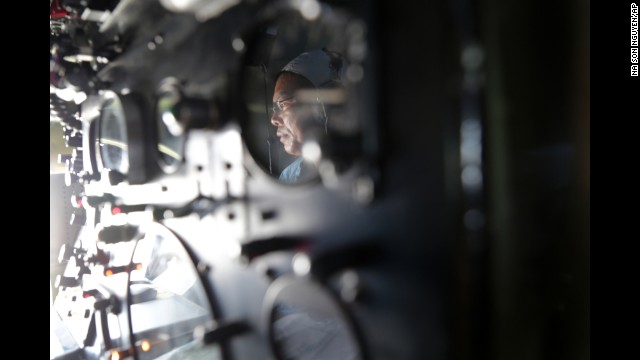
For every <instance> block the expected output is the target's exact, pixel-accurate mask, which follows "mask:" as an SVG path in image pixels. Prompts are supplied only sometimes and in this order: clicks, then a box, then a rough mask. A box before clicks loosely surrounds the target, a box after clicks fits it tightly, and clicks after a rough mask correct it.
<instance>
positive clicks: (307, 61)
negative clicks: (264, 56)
mask: <svg viewBox="0 0 640 360" xmlns="http://www.w3.org/2000/svg"><path fill="white" fill-rule="evenodd" d="M344 70H345V66H344V59H343V58H342V56H340V55H339V54H338V53H335V52H330V51H327V50H324V49H323V50H312V51H308V52H304V53H302V54H300V55H298V56H297V57H296V58H294V59H293V60H291V61H290V62H289V63H288V64H287V65H285V66H284V67H283V68H282V70H280V72H279V73H278V74H277V76H276V82H275V88H274V92H273V112H272V114H271V124H273V125H274V126H275V127H276V128H277V129H276V137H277V138H278V140H279V141H280V143H282V145H283V146H284V150H285V152H287V153H288V154H290V155H294V156H297V157H298V158H297V159H296V160H295V161H293V162H292V163H291V164H289V165H288V166H287V167H286V168H285V169H284V170H283V171H282V173H281V174H280V177H279V180H280V181H281V182H284V183H289V184H293V183H297V182H301V181H303V180H308V179H310V178H312V177H313V173H314V169H313V165H312V164H309V163H308V162H307V161H305V160H304V157H303V156H302V155H303V151H302V148H303V145H304V143H305V139H306V137H308V134H310V133H311V132H313V131H322V132H324V133H326V131H327V130H326V129H327V121H328V117H327V113H326V111H325V105H324V104H323V102H322V100H321V99H320V98H319V97H318V96H313V95H312V96H311V100H309V96H305V97H304V98H303V97H301V96H300V95H301V94H302V93H306V94H309V93H310V92H309V90H311V91H313V90H319V89H325V88H335V87H338V86H341V85H342V75H343V72H344ZM311 94H313V92H311Z"/></svg>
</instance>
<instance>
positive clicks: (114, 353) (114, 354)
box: [109, 350, 120, 360]
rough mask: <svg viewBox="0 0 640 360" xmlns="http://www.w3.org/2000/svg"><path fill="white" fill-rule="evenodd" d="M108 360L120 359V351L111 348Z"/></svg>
mask: <svg viewBox="0 0 640 360" xmlns="http://www.w3.org/2000/svg"><path fill="white" fill-rule="evenodd" d="M109 359H110V360H120V353H119V352H118V351H117V350H111V356H110V357H109Z"/></svg>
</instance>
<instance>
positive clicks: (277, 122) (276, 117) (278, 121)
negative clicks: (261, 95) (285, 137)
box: [271, 111, 284, 126]
mask: <svg viewBox="0 0 640 360" xmlns="http://www.w3.org/2000/svg"><path fill="white" fill-rule="evenodd" d="M271 124H273V125H274V126H282V125H284V122H283V121H282V118H281V117H280V114H279V113H278V112H276V111H274V112H273V113H271Z"/></svg>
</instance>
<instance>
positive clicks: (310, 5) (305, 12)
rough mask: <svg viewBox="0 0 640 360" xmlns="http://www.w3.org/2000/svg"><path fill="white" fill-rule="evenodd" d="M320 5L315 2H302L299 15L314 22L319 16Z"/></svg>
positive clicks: (304, 0)
mask: <svg viewBox="0 0 640 360" xmlns="http://www.w3.org/2000/svg"><path fill="white" fill-rule="evenodd" d="M320 10H321V8H320V4H319V3H318V1H316V0H302V2H301V3H300V13H301V14H302V17H304V18H305V19H307V20H315V19H317V18H318V16H320Z"/></svg>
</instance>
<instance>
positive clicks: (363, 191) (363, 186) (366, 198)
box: [354, 176, 374, 204]
mask: <svg viewBox="0 0 640 360" xmlns="http://www.w3.org/2000/svg"><path fill="white" fill-rule="evenodd" d="M373 188H374V184H373V180H372V179H371V178H370V177H368V176H362V177H359V178H358V180H356V182H355V184H354V196H355V198H356V199H357V200H358V201H360V202H362V203H364V204H368V203H369V202H371V200H373V190H374V189H373Z"/></svg>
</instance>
